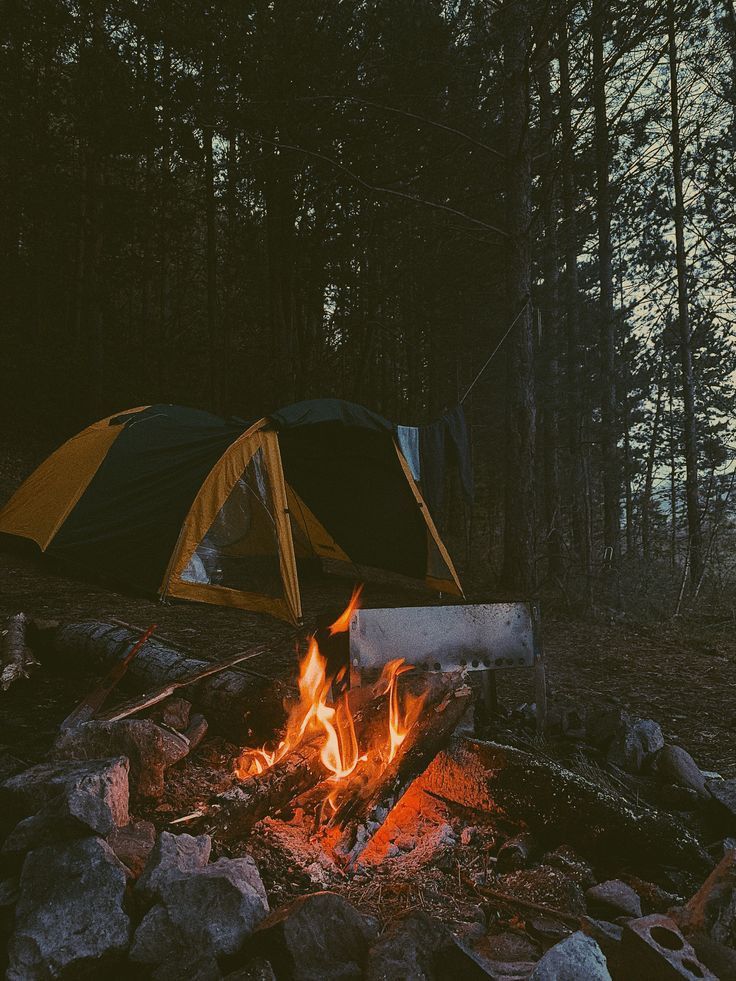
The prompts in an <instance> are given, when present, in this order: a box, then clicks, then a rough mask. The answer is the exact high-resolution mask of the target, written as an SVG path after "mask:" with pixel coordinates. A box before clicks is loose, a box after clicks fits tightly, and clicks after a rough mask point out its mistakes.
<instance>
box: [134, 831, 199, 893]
mask: <svg viewBox="0 0 736 981" xmlns="http://www.w3.org/2000/svg"><path fill="white" fill-rule="evenodd" d="M211 850H212V839H211V838H210V836H209V835H199V837H197V838H195V837H193V836H192V835H186V834H182V835H172V834H170V832H168V831H162V832H161V834H160V835H159V838H158V841H157V842H156V844H155V845H154V847H153V850H152V851H151V855H150V858H149V860H148V864H147V865H146V868H145V870H144V871H143V874H142V875H141V877H140V878H139V880H138V882H137V883H136V895H137V896H138V897H139V898H140V899H141V901H142V902H143V903H144V904H145V903H149V904H150V903H152V902H154V901H155V900H156V899H161V898H162V895H163V892H164V891H165V889H166V886H167V885H168V883H169V882H171V881H173V880H174V879H176V878H178V877H179V876H181V875H186V874H188V873H190V872H197V871H199V870H200V869H203V868H204V867H205V866H206V865H207V862H209V860H210V851H211Z"/></svg>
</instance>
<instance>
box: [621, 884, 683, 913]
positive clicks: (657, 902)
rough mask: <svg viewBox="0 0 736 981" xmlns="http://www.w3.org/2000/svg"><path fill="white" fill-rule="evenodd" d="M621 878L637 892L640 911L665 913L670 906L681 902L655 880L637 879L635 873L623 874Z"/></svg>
mask: <svg viewBox="0 0 736 981" xmlns="http://www.w3.org/2000/svg"><path fill="white" fill-rule="evenodd" d="M622 878H623V881H624V882H625V883H626V884H627V885H629V886H631V888H632V889H633V890H634V891H635V892H636V893H638V894H639V899H641V908H642V912H643V913H644V914H645V915H648V914H649V913H666V912H667V910H668V909H670V908H671V907H672V906H674V905H675V904H677V903H681V902H682V899H681V898H680V897H679V896H676V895H675V893H673V892H668V891H667V890H666V889H663V888H662V886H659V885H657V883H656V882H648V881H647V880H646V879H639V878H638V877H637V876H635V875H624V876H623V877H622Z"/></svg>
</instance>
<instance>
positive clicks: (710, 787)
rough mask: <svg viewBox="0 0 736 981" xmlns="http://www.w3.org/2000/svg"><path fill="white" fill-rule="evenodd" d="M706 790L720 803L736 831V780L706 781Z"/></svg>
mask: <svg viewBox="0 0 736 981" xmlns="http://www.w3.org/2000/svg"><path fill="white" fill-rule="evenodd" d="M705 789H706V790H707V791H708V793H709V794H710V795H711V797H713V799H714V800H716V801H717V802H718V804H719V805H720V807H721V809H722V812H724V813H725V816H726V817H727V818H730V819H731V828H732V829H736V778H731V779H730V780H706V782H705Z"/></svg>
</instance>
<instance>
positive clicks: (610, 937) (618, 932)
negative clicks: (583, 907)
mask: <svg viewBox="0 0 736 981" xmlns="http://www.w3.org/2000/svg"><path fill="white" fill-rule="evenodd" d="M580 929H581V930H582V931H583V933H584V934H585V935H586V936H587V937H592V938H593V940H595V942H596V943H597V944H598V946H599V947H600V948H601V950H602V951H603V954H604V956H605V958H606V962H607V964H608V968H609V970H610V971H611V973H612V974H614V975H615V974H616V968H617V966H618V965H620V963H621V938H622V936H623V932H624V928H623V927H622V926H621V925H620V924H618V923H609V922H608V920H596V919H593V917H591V916H584V917H583V918H582V919H581V921H580Z"/></svg>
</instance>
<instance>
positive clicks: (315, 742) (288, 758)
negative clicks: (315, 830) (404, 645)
mask: <svg viewBox="0 0 736 981" xmlns="http://www.w3.org/2000/svg"><path fill="white" fill-rule="evenodd" d="M386 716H387V710H386V699H385V698H382V697H380V696H376V695H374V697H372V698H370V699H369V700H367V701H365V702H364V704H363V705H362V706H361V707H360V708H358V709H357V710H356V711H355V713H354V717H353V721H354V724H355V726H356V727H357V728H360V729H361V730H363V731H365V732H372V731H373V730H375V729H377V728H378V727H379V726H380V725H381V724H383V725H385V722H386ZM377 720H381V721H377ZM325 772H326V771H325V765H324V763H323V761H322V759H321V755H320V737H319V735H316V736H313V737H311V738H309V739H307V740H306V741H305V742H302V743H300V744H299V745H297V746H296V748H294V749H292V750H290V751H289V752H288V753H287V754H286V755H285V756H283V757H281V759H279V760H277V761H276V762H275V763H274V764H273V765H272V766H270V767H269V768H268V769H266V770H264V771H263V772H262V773H256V774H253V775H251V776H249V777H247V778H246V779H244V780H240V781H238V783H237V784H236V785H235V786H234V787H231V788H230V790H226V791H223V792H222V793H221V794H218V795H217V796H216V797H215V798H214V799H213V800H212V802H211V807H210V813H214V814H215V817H214V825H213V828H214V830H213V833H214V834H217V835H218V836H219V837H221V838H223V839H224V840H227V839H230V838H234V837H239V836H242V835H244V834H247V832H249V831H250V829H251V828H252V827H253V825H254V824H256V823H257V822H258V821H260V820H261V819H262V818H264V817H267V816H274V815H276V814H278V813H279V812H280V811H281V810H283V809H284V808H285V807H287V806H288V805H289V804H291V803H293V802H294V801H295V800H296V799H297V798H298V797H301V796H303V795H304V794H306V793H308V792H309V791H310V790H312V789H313V788H314V787H316V786H317V785H318V784H321V783H322V782H323V781H324V780H325Z"/></svg>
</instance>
